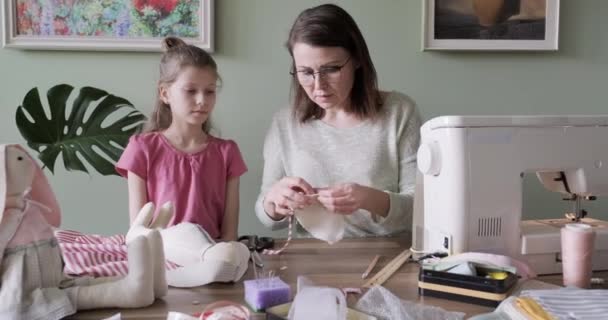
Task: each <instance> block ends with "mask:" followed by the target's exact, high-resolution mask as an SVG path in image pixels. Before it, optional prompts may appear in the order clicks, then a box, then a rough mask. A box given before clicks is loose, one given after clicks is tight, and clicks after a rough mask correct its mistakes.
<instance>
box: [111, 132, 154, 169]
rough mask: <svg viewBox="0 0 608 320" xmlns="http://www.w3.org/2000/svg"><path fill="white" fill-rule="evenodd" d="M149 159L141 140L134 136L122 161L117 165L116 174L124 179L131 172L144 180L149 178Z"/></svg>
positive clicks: (121, 158) (122, 156)
mask: <svg viewBox="0 0 608 320" xmlns="http://www.w3.org/2000/svg"><path fill="white" fill-rule="evenodd" d="M147 164H148V157H147V154H146V152H145V150H144V149H143V147H142V144H141V139H139V137H138V136H132V137H131V138H130V139H129V143H128V144H127V147H126V148H125V150H124V151H123V153H122V155H121V156H120V159H119V160H118V162H117V163H116V166H115V168H116V172H118V174H120V175H121V176H123V177H125V178H126V177H127V173H128V172H129V171H131V172H133V173H135V174H136V175H138V176H139V177H140V178H142V179H146V178H147V176H148V175H147V169H146V168H147V167H148V165H147Z"/></svg>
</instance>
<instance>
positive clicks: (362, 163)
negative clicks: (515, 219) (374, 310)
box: [256, 4, 420, 237]
mask: <svg viewBox="0 0 608 320" xmlns="http://www.w3.org/2000/svg"><path fill="white" fill-rule="evenodd" d="M287 49H288V50H289V53H290V55H291V57H292V59H293V65H292V72H291V74H292V76H293V77H292V91H293V93H294V97H293V98H294V99H293V100H294V101H293V105H292V107H291V108H288V109H284V110H281V111H279V112H278V113H277V114H276V115H275V116H274V118H273V121H272V124H271V127H270V129H269V131H268V133H267V136H266V141H265V145H264V176H263V181H262V187H261V193H260V195H259V197H258V201H257V204H256V214H257V216H258V218H259V219H260V221H262V223H264V224H265V225H267V226H269V227H271V228H273V229H279V228H284V227H285V226H286V225H287V219H285V217H286V216H289V215H291V214H293V213H294V211H298V210H305V209H306V208H308V207H309V206H311V205H313V204H316V205H319V206H322V207H323V208H324V209H325V210H326V211H328V213H329V214H330V215H331V214H340V215H344V222H345V227H344V235H345V236H351V237H352V236H370V235H387V234H392V233H396V232H399V231H403V230H406V229H411V216H412V202H413V193H414V182H415V181H414V180H415V173H416V151H417V148H418V144H419V128H420V119H419V116H418V113H417V111H416V107H415V105H414V102H413V101H412V100H411V99H410V98H408V97H407V96H405V95H403V94H401V93H397V92H383V91H380V90H379V89H378V86H377V80H376V71H375V69H374V65H373V63H372V61H371V58H370V56H369V52H368V49H367V45H366V43H365V40H364V39H363V36H362V35H361V32H360V31H359V28H358V27H357V24H356V23H355V21H354V20H353V18H352V17H351V16H350V15H349V14H348V13H347V12H346V11H344V10H343V9H342V8H340V7H338V6H336V5H332V4H325V5H320V6H317V7H314V8H310V9H307V10H304V11H303V12H302V13H301V14H300V15H299V16H298V18H297V19H296V21H295V22H294V25H293V26H292V28H291V31H290V33H289V39H288V41H287ZM326 216H328V215H326ZM299 233H302V230H299Z"/></svg>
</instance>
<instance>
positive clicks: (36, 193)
mask: <svg viewBox="0 0 608 320" xmlns="http://www.w3.org/2000/svg"><path fill="white" fill-rule="evenodd" d="M15 147H17V148H19V149H21V150H22V151H23V152H24V153H25V154H27V156H28V157H29V158H30V160H31V161H32V163H33V164H34V170H35V171H36V172H34V181H33V182H32V190H31V193H30V196H31V199H32V200H33V201H36V202H39V203H41V204H42V205H44V206H46V207H48V208H49V211H48V212H45V216H44V217H45V218H46V221H47V222H48V223H49V224H50V225H52V226H53V227H56V228H57V227H59V225H60V224H61V208H60V207H59V203H58V202H57V198H56V197H55V193H53V189H52V188H51V185H50V184H49V181H48V179H47V178H46V175H45V174H44V172H43V171H42V169H41V168H40V165H38V162H37V161H36V160H35V159H34V158H33V157H32V156H31V155H30V154H29V152H27V150H25V148H23V146H21V145H15ZM4 180H5V181H6V179H4Z"/></svg>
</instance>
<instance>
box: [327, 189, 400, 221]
mask: <svg viewBox="0 0 608 320" xmlns="http://www.w3.org/2000/svg"><path fill="white" fill-rule="evenodd" d="M317 193H318V196H317V199H316V200H317V201H318V202H319V203H321V205H323V207H325V208H326V209H327V210H329V211H331V212H334V213H339V214H352V213H353V212H355V211H357V210H359V209H365V210H367V211H369V212H371V213H372V214H375V215H378V216H381V217H386V216H387V215H388V211H389V208H390V199H389V196H388V193H386V192H384V191H381V190H378V189H374V188H370V187H366V186H362V185H360V184H357V183H342V184H338V185H335V186H331V187H327V188H318V189H317Z"/></svg>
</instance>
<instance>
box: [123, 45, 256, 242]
mask: <svg viewBox="0 0 608 320" xmlns="http://www.w3.org/2000/svg"><path fill="white" fill-rule="evenodd" d="M164 47H165V53H164V54H163V56H162V59H161V62H160V79H159V82H158V99H157V102H156V106H155V109H154V111H153V112H152V115H151V116H150V118H149V122H148V123H147V126H146V129H145V130H144V133H142V134H139V135H135V136H133V137H131V139H130V140H129V144H128V145H127V147H126V148H125V150H124V153H123V154H122V156H121V158H120V160H119V161H118V163H117V164H116V170H117V171H118V173H119V174H120V175H122V176H123V177H127V179H128V184H129V215H130V218H131V219H130V220H131V222H132V221H133V219H135V216H136V215H137V212H139V210H140V209H141V207H142V206H143V205H144V204H145V203H147V202H149V201H151V202H154V203H157V204H161V203H165V202H167V201H171V202H172V203H173V204H174V206H175V214H174V216H173V218H172V220H171V221H170V223H169V225H174V224H178V223H180V222H186V221H187V222H192V223H196V224H199V225H201V226H202V227H203V228H204V229H205V230H206V231H207V232H208V233H209V235H210V236H211V237H213V238H215V239H222V240H236V238H237V229H238V212H239V177H240V176H241V175H242V174H244V173H245V172H246V171H247V167H246V165H245V162H244V161H243V158H242V156H241V153H240V151H239V148H238V146H237V144H236V143H235V142H234V141H231V140H223V139H219V138H216V137H214V136H212V135H211V134H210V133H209V127H210V124H209V116H210V115H211V112H212V111H213V108H214V106H215V101H216V92H217V88H218V82H219V80H220V79H219V75H218V72H217V65H216V63H215V61H214V60H213V58H212V57H211V56H210V55H209V54H208V53H207V52H205V51H204V50H203V49H200V48H198V47H196V46H193V45H188V44H186V43H185V42H184V41H182V40H180V39H178V38H173V37H169V38H166V39H165V40H164Z"/></svg>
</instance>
